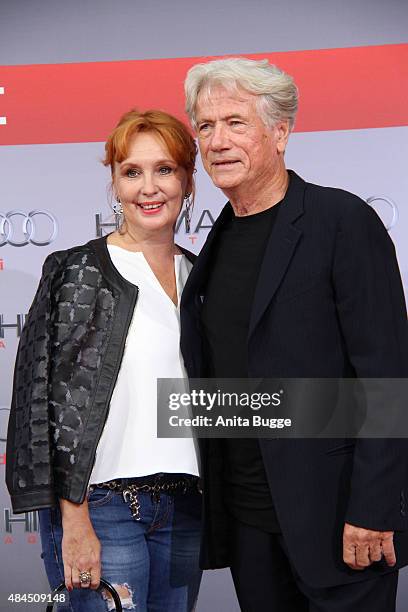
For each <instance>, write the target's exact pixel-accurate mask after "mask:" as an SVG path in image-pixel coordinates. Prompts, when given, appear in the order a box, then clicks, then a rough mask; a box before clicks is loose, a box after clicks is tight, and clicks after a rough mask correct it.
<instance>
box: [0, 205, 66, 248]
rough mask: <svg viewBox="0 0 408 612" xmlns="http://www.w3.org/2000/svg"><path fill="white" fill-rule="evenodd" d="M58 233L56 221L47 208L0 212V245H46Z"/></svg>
mask: <svg viewBox="0 0 408 612" xmlns="http://www.w3.org/2000/svg"><path fill="white" fill-rule="evenodd" d="M57 234H58V223H57V220H56V218H55V217H54V215H53V214H52V213H50V212H48V211H47V210H31V211H30V212H28V213H27V212H24V211H23V210H12V211H10V212H8V213H2V212H0V247H2V246H4V245H5V244H9V245H10V246H15V247H22V246H26V245H27V244H34V245H35V246H47V245H48V244H51V242H53V241H54V240H55V238H56V237H57Z"/></svg>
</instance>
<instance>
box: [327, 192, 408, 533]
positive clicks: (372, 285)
mask: <svg viewBox="0 0 408 612" xmlns="http://www.w3.org/2000/svg"><path fill="white" fill-rule="evenodd" d="M333 285H334V290H335V300H336V307H337V313H338V317H339V322H340V326H341V329H342V333H343V338H344V341H345V344H346V348H347V352H348V355H349V359H350V361H351V363H352V365H353V367H354V370H355V373H356V376H357V377H358V378H363V379H364V378H379V379H380V378H406V377H408V326H407V312H406V306H405V300H404V292H403V288H402V283H401V278H400V274H399V269H398V264H397V259H396V254H395V248H394V245H393V242H392V241H391V239H390V237H389V235H388V233H387V231H386V229H385V227H384V225H383V223H382V222H381V220H380V219H379V218H378V216H377V214H376V213H375V211H374V210H373V209H372V208H371V207H370V206H368V205H367V204H366V203H365V202H362V201H361V200H359V199H358V198H356V197H354V196H350V198H349V200H348V201H346V202H345V207H344V214H343V217H342V221H341V223H340V226H339V229H338V234H337V240H336V249H335V256H334V264H333ZM383 409H384V410H387V405H386V403H385V402H384V406H383ZM405 500H408V439H403V438H388V439H386V438H370V439H368V438H358V439H357V440H356V446H355V451H354V462H353V472H352V478H351V488H350V495H349V502H348V510H347V513H346V522H348V523H351V524H353V525H356V526H359V527H364V528H366V529H373V530H378V531H387V530H390V531H394V530H405V529H408V508H406V507H405Z"/></svg>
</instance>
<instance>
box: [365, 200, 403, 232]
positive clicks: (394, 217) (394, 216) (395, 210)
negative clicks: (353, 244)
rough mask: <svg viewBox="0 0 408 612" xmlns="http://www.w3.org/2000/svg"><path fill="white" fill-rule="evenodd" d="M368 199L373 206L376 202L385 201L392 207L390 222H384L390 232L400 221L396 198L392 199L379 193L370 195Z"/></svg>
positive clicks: (368, 202)
mask: <svg viewBox="0 0 408 612" xmlns="http://www.w3.org/2000/svg"><path fill="white" fill-rule="evenodd" d="M366 201H367V204H370V206H373V203H374V202H385V203H386V204H387V205H388V206H389V207H390V208H391V214H392V217H391V221H390V222H389V223H384V225H385V228H386V230H387V231H388V232H389V231H390V230H391V229H392V228H393V227H394V225H396V223H397V221H398V207H397V205H396V203H395V202H394V200H391V198H389V197H388V196H384V195H378V196H370V197H369V198H367V200H366ZM373 208H374V209H375V206H373Z"/></svg>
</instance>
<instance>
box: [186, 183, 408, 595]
mask: <svg viewBox="0 0 408 612" xmlns="http://www.w3.org/2000/svg"><path fill="white" fill-rule="evenodd" d="M232 214H233V213H232V208H231V206H230V205H229V204H227V205H226V206H225V207H224V209H223V210H222V212H221V214H220V216H219V217H218V219H217V221H216V222H215V225H214V227H213V229H212V231H211V232H210V234H209V236H208V239H207V242H206V243H205V245H204V247H203V249H202V250H201V253H200V255H199V257H198V258H197V260H196V263H195V265H194V267H193V270H192V272H191V274H190V276H189V279H188V281H187V284H186V286H185V289H184V293H183V298H182V303H181V317H182V338H181V346H182V352H183V356H184V362H185V365H186V368H187V372H188V374H189V376H190V377H193V378H194V377H200V376H205V373H206V363H205V350H204V349H203V339H202V336H201V329H200V311H201V307H202V303H203V300H205V286H206V278H207V276H208V274H209V273H210V272H211V269H210V268H211V265H210V262H211V252H212V246H213V244H214V243H215V240H216V237H217V235H218V232H219V231H220V228H222V226H223V224H224V223H225V222H226V220H227V219H228V218H229V217H230V216H231V215H232ZM247 350H248V364H249V372H248V375H249V377H253V378H258V377H259V378H263V377H265V378H291V377H293V378H324V377H327V378H342V377H356V376H357V377H360V378H376V377H378V378H382V377H384V378H385V377H388V378H394V377H408V327H407V313H406V308H405V302H404V294H403V290H402V285H401V279H400V275H399V271H398V265H397V262H396V257H395V249H394V245H393V243H392V241H391V239H390V238H389V236H388V234H387V232H386V230H385V228H384V226H383V224H382V223H381V221H380V220H379V218H378V216H377V215H376V213H375V212H374V211H373V209H372V208H371V207H370V206H368V205H367V204H366V203H365V202H363V201H362V200H360V199H359V198H357V197H356V196H354V195H352V194H350V193H347V192H345V191H342V190H339V189H332V188H327V187H320V186H317V185H312V184H310V183H306V182H304V181H303V180H302V179H301V178H300V177H298V176H297V175H296V174H295V173H293V172H291V173H290V185H289V189H288V193H287V198H286V199H285V203H284V205H282V206H281V207H280V208H279V211H278V214H277V218H276V221H275V224H274V226H273V228H272V232H271V235H270V238H269V241H268V243H267V246H266V249H265V253H264V257H263V261H262V265H261V268H260V272H259V277H258V282H257V287H256V291H255V295H254V301H253V305H252V312H251V317H250V324H249V334H248V342H247ZM384 409H386V406H384ZM260 446H261V452H262V456H263V460H264V465H265V469H266V473H267V478H268V482H269V486H270V490H271V493H272V496H273V500H274V504H275V507H276V512H277V515H278V518H279V522H280V525H281V529H282V532H283V535H284V537H285V541H286V544H287V546H288V549H289V553H290V558H291V560H292V562H293V564H294V566H295V568H296V571H297V572H298V573H299V574H300V576H301V577H302V578H303V579H304V580H305V581H306V582H307V583H308V584H310V585H312V586H316V587H326V586H333V585H336V584H342V583H346V582H351V581H356V580H363V579H365V578H367V577H370V576H374V575H376V574H377V573H378V572H381V571H387V569H386V568H384V567H383V563H378V564H376V567H372V568H370V569H366V570H364V571H363V572H357V571H353V570H351V569H349V568H348V567H347V566H346V565H345V564H344V563H343V561H342V531H343V526H344V522H345V521H347V522H349V523H352V524H354V525H357V526H360V527H365V528H369V529H374V530H395V531H397V532H399V533H397V534H396V536H395V542H396V546H397V557H398V565H399V566H401V565H404V564H406V563H408V531H407V529H408V507H407V506H406V502H407V501H408V444H407V440H398V439H389V440H383V439H378V440H368V439H358V440H357V441H356V440H346V439H343V440H342V439H314V440H310V439H309V440H307V439H292V440H290V439H264V440H261V441H260ZM201 450H202V458H201V464H202V470H203V476H204V538H203V547H202V565H203V567H204V568H215V567H224V566H226V565H228V564H229V540H228V537H229V536H228V514H227V512H226V508H225V506H224V502H223V497H222V481H221V477H220V474H222V462H223V457H222V444H220V442H219V440H209V439H207V440H202V441H201Z"/></svg>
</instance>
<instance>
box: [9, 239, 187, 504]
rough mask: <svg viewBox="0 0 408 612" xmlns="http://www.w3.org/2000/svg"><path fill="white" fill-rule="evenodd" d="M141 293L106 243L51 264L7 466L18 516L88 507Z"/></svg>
mask: <svg viewBox="0 0 408 612" xmlns="http://www.w3.org/2000/svg"><path fill="white" fill-rule="evenodd" d="M183 252H184V253H185V254H186V255H187V257H188V258H189V259H192V258H193V257H194V256H193V255H192V254H191V253H189V252H188V251H184V249H183ZM137 294H138V288H137V287H136V286H135V285H133V284H131V283H129V282H128V281H126V280H125V279H124V278H123V277H122V276H121V275H120V274H119V273H118V271H117V270H116V268H115V267H114V266H113V264H112V262H111V260H110V257H109V253H108V249H107V246H106V238H99V239H96V240H91V241H90V242H88V243H87V244H85V245H81V246H77V247H73V248H71V249H68V250H66V251H57V252H55V253H52V254H51V255H49V256H48V257H47V259H46V260H45V263H44V267H43V272H42V277H41V280H40V284H39V287H38V290H37V293H36V295H35V298H34V301H33V304H32V306H31V308H30V311H29V314H28V318H27V321H26V325H25V326H24V329H23V333H22V336H21V339H20V344H19V349H18V352H17V359H16V366H15V371H14V383H13V394H12V406H11V413H10V420H9V427H8V435H7V467H6V482H7V487H8V490H9V493H10V496H11V501H12V506H13V510H14V512H17V513H18V512H26V511H29V510H34V509H40V508H46V507H49V506H52V505H55V504H56V502H57V498H58V497H63V498H65V499H68V500H70V501H72V502H76V503H81V502H82V501H83V500H84V498H85V495H86V491H87V486H88V481H89V477H90V474H91V471H92V467H93V463H94V460H95V451H96V447H97V444H98V441H99V438H100V436H101V434H102V430H103V427H104V424H105V421H106V418H107V415H108V409H109V402H110V398H111V395H112V392H113V388H114V385H115V382H116V378H117V375H118V372H119V368H120V364H121V359H122V355H123V350H124V346H125V340H126V335H127V331H128V328H129V325H130V322H131V319H132V315H133V310H134V307H135V304H136V300H137Z"/></svg>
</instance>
